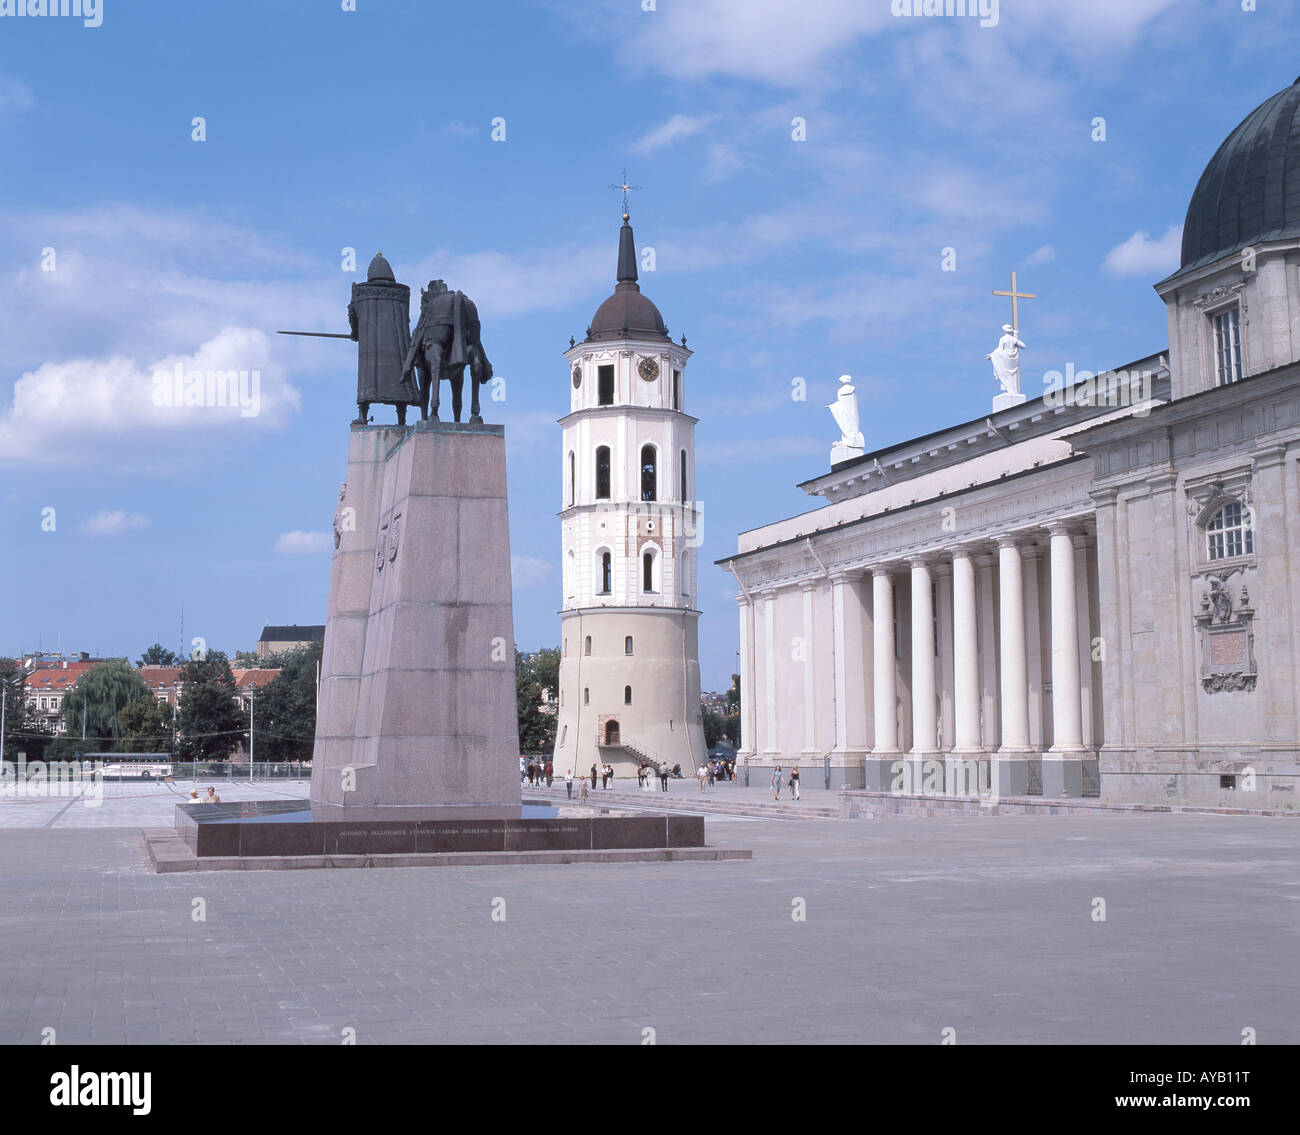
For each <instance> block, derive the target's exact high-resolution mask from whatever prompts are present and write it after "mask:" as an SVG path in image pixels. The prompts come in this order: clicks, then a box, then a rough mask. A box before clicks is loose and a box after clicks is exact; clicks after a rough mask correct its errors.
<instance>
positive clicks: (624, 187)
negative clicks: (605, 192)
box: [610, 168, 641, 221]
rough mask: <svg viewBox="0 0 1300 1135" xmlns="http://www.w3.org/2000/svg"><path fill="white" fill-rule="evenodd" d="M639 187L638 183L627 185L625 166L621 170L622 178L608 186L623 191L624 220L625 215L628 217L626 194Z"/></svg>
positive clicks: (625, 218) (624, 218)
mask: <svg viewBox="0 0 1300 1135" xmlns="http://www.w3.org/2000/svg"><path fill="white" fill-rule="evenodd" d="M640 188H641V187H640V186H639V185H628V183H627V169H626V168H625V169H624V170H623V180H622V181H620V182H615V183H614V184H613V185H611V186H610V189H618V190H621V191H622V193H623V220H625V221H626V220H627V217H628V212H627V195H628V191H629V190H634V189H640Z"/></svg>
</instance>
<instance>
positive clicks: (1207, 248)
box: [1175, 79, 1300, 274]
mask: <svg viewBox="0 0 1300 1135" xmlns="http://www.w3.org/2000/svg"><path fill="white" fill-rule="evenodd" d="M1296 236H1300V79H1297V80H1296V81H1295V83H1293V84H1292V85H1291V86H1289V87H1287V88H1286V89H1285V90H1283V91H1279V92H1278V93H1277V94H1275V95H1274V96H1273V97H1272V98H1270V99H1267V100H1266V101H1264V102H1262V103H1261V104H1260V105H1259V106H1257V107H1256V108H1255V109H1254V110H1253V111H1251V113H1250V114H1248V115H1247V116H1246V119H1245V121H1244V122H1242V123H1241V125H1240V126H1238V127H1237V128H1236V129H1235V130H1234V131H1233V132H1232V133H1231V134H1229V135H1228V137H1227V139H1226V140H1225V141H1224V143H1223V145H1222V146H1220V147H1219V149H1218V151H1217V152H1216V153H1215V155H1214V157H1212V158H1211V159H1210V164H1209V165H1207V166H1206V167H1205V172H1204V173H1203V174H1201V180H1200V181H1198V182H1197V183H1196V192H1195V193H1193V194H1192V200H1191V204H1189V205H1188V206H1187V219H1186V221H1185V222H1184V224H1183V256H1182V265H1181V267H1180V269H1179V271H1180V272H1182V271H1186V270H1187V269H1190V268H1199V267H1200V266H1202V265H1204V264H1209V263H1212V262H1213V261H1215V260H1218V259H1219V258H1220V257H1222V256H1226V255H1228V254H1230V253H1233V252H1237V251H1238V250H1240V249H1242V248H1244V247H1246V246H1247V245H1249V244H1254V243H1257V242H1260V241H1268V240H1282V239H1285V238H1288V237H1296ZM1175 274H1177V273H1175Z"/></svg>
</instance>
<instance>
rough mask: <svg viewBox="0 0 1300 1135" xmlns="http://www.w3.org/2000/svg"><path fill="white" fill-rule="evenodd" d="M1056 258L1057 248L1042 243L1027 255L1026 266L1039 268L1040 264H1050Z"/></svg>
mask: <svg viewBox="0 0 1300 1135" xmlns="http://www.w3.org/2000/svg"><path fill="white" fill-rule="evenodd" d="M1055 259H1056V249H1055V248H1053V247H1052V246H1051V245H1050V244H1044V245H1040V246H1039V247H1038V248H1035V249H1034V251H1033V252H1031V253H1030V254H1029V255H1028V256H1026V257H1025V261H1024V267H1026V268H1037V267H1038V265H1040V264H1050V263H1051V262H1052V261H1053V260H1055Z"/></svg>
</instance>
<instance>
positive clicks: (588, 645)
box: [582, 635, 591, 654]
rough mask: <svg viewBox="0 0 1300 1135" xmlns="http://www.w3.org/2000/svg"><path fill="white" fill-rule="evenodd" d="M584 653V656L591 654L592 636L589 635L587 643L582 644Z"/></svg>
mask: <svg viewBox="0 0 1300 1135" xmlns="http://www.w3.org/2000/svg"><path fill="white" fill-rule="evenodd" d="M582 653H583V654H590V653H591V635H588V636H587V640H586V642H584V643H583V644H582Z"/></svg>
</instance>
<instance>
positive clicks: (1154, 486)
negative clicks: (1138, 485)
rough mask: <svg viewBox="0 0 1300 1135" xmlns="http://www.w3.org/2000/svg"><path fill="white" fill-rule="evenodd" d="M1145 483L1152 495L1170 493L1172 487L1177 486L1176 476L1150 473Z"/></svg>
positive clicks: (1174, 474) (1175, 474)
mask: <svg viewBox="0 0 1300 1135" xmlns="http://www.w3.org/2000/svg"><path fill="white" fill-rule="evenodd" d="M1146 482H1147V486H1148V488H1150V490H1151V492H1152V493H1172V492H1173V491H1174V486H1175V485H1177V484H1178V474H1177V473H1152V474H1151V475H1150V476H1149V477H1147V478H1146Z"/></svg>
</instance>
